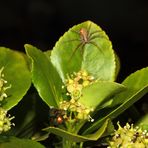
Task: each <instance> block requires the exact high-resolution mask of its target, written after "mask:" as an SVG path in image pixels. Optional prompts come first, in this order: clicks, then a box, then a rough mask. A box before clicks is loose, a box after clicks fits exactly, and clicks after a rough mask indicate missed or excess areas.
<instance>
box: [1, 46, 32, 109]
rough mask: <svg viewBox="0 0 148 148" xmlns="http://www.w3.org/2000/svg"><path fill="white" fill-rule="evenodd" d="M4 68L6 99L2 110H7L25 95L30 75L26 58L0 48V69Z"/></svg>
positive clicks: (18, 53) (15, 52) (21, 54)
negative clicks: (7, 87)
mask: <svg viewBox="0 0 148 148" xmlns="http://www.w3.org/2000/svg"><path fill="white" fill-rule="evenodd" d="M2 67H4V70H3V73H4V79H5V80H7V82H8V84H7V86H9V85H11V88H9V89H7V90H6V94H7V95H8V98H6V99H5V102H4V104H3V108H5V109H7V110H9V109H11V108H12V107H13V106H15V105H16V104H17V103H18V102H19V101H20V100H21V99H22V98H23V96H24V95H25V94H26V92H27V90H28V89H29V87H30V84H31V74H30V72H29V69H28V65H27V57H26V56H25V55H24V54H23V53H20V52H17V51H14V50H10V49H8V48H4V47H0V68H2Z"/></svg>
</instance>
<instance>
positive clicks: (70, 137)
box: [43, 119, 109, 142]
mask: <svg viewBox="0 0 148 148" xmlns="http://www.w3.org/2000/svg"><path fill="white" fill-rule="evenodd" d="M108 124H109V119H107V120H106V121H105V122H104V124H103V125H102V126H101V127H100V128H99V129H98V130H97V131H96V132H95V133H93V134H90V135H83V136H81V135H77V134H73V133H70V132H67V131H65V130H63V129H60V128H57V127H47V128H45V129H43V130H44V131H48V132H51V133H54V134H55V135H58V136H61V137H62V138H66V139H67V140H71V141H74V142H85V141H89V140H91V141H96V140H98V139H99V138H100V137H101V136H102V135H103V133H104V132H105V131H106V129H107V126H108Z"/></svg>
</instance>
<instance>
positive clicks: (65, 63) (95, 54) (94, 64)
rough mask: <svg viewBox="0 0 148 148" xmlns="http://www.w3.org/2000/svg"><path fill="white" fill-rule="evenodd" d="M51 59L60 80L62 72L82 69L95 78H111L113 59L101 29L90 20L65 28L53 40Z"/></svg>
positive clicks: (112, 53) (64, 74) (113, 55)
mask: <svg viewBox="0 0 148 148" xmlns="http://www.w3.org/2000/svg"><path fill="white" fill-rule="evenodd" d="M51 62H52V63H53V64H54V66H55V67H56V69H57V71H58V72H59V74H60V77H61V78H62V80H63V81H64V80H65V78H66V74H68V73H72V72H74V71H75V72H77V71H79V70H80V69H85V70H86V71H88V72H89V73H90V74H92V75H93V76H94V77H95V78H96V79H101V80H109V81H113V80H114V79H115V73H116V72H115V71H116V61H115V54H114V52H113V49H112V44H111V42H110V40H109V38H108V36H107V35H106V34H105V32H104V31H103V30H102V29H101V28H100V27H99V26H97V25H96V24H94V23H93V22H91V21H86V22H84V23H81V24H79V25H76V26H74V27H72V28H71V29H69V31H68V32H66V33H65V34H64V35H63V36H62V37H61V38H60V39H59V41H58V42H57V43H56V45H55V47H54V48H53V50H52V53H51Z"/></svg>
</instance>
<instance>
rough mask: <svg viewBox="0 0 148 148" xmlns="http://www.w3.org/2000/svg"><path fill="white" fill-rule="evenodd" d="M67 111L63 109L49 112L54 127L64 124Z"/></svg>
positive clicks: (54, 109)
mask: <svg viewBox="0 0 148 148" xmlns="http://www.w3.org/2000/svg"><path fill="white" fill-rule="evenodd" d="M65 114H66V113H65V111H64V110H62V109H57V108H51V109H50V111H49V121H50V124H51V125H53V126H58V125H59V124H62V123H63V121H64V117H65Z"/></svg>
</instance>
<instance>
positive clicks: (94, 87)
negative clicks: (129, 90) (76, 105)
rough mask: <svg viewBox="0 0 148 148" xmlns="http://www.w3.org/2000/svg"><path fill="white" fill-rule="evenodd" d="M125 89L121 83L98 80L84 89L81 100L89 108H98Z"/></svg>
mask: <svg viewBox="0 0 148 148" xmlns="http://www.w3.org/2000/svg"><path fill="white" fill-rule="evenodd" d="M123 90H125V87H124V86H123V85H121V84H118V83H115V82H109V81H97V82H95V83H93V84H91V85H88V86H87V87H84V88H83V89H82V97H81V98H80V99H79V102H80V103H82V104H83V105H85V106H86V107H89V108H94V109H95V108H96V107H97V106H99V105H100V104H102V103H103V102H105V101H106V100H107V99H109V98H110V97H111V96H112V95H115V94H117V93H119V92H121V91H123Z"/></svg>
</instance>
